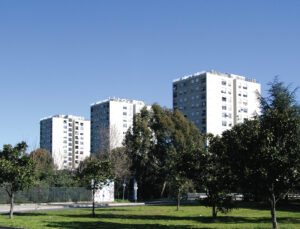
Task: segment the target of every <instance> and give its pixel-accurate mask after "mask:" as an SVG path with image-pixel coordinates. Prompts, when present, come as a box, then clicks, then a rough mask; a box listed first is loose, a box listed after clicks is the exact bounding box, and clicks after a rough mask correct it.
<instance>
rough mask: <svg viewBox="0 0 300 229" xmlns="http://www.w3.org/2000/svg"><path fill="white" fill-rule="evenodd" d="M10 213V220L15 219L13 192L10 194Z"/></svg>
mask: <svg viewBox="0 0 300 229" xmlns="http://www.w3.org/2000/svg"><path fill="white" fill-rule="evenodd" d="M9 197H10V211H9V218H10V219H13V218H14V193H13V192H11V194H10V196H9Z"/></svg>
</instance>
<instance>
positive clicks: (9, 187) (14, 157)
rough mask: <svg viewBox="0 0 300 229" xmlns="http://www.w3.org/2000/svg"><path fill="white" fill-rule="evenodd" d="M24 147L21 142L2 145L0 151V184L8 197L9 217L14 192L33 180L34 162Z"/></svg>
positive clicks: (23, 143)
mask: <svg viewBox="0 0 300 229" xmlns="http://www.w3.org/2000/svg"><path fill="white" fill-rule="evenodd" d="M26 148H27V144H26V143H25V142H21V143H19V144H17V145H16V146H15V147H12V146H11V145H4V146H3V150H2V151H0V185H1V186H2V187H4V188H5V190H6V192H7V193H8V195H9V197H10V201H11V211H10V218H13V205H14V203H13V200H14V194H15V192H17V191H21V190H24V189H26V188H29V187H30V186H31V185H33V182H34V170H35V163H34V162H33V161H32V159H31V158H30V157H29V156H28V155H26V154H24V152H25V150H26Z"/></svg>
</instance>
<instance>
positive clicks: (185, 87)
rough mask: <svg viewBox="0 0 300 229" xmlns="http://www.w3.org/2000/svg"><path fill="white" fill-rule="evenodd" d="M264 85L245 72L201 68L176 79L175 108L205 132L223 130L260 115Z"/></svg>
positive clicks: (174, 85) (217, 133)
mask: <svg viewBox="0 0 300 229" xmlns="http://www.w3.org/2000/svg"><path fill="white" fill-rule="evenodd" d="M260 92H261V85H260V84H259V83H257V82H256V80H255V79H246V78H245V77H244V76H238V75H234V74H227V73H219V72H216V71H213V70H212V71H210V72H198V73H195V74H193V75H189V76H184V77H182V78H179V79H176V80H174V81H173V108H174V109H179V110H180V111H181V112H182V113H183V114H184V116H185V117H186V118H187V119H188V120H189V121H192V122H193V123H194V124H195V125H196V126H197V127H198V128H199V129H200V130H201V131H202V132H203V133H212V134H214V135H221V134H222V132H223V131H224V130H227V129H230V128H231V127H232V126H234V125H236V124H238V123H241V122H243V121H244V119H246V118H247V119H251V118H253V117H254V116H255V115H260V114H261V110H260V102H259V100H258V94H260Z"/></svg>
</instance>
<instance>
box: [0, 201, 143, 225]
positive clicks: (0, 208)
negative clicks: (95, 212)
mask: <svg viewBox="0 0 300 229" xmlns="http://www.w3.org/2000/svg"><path fill="white" fill-rule="evenodd" d="M140 205H145V203H101V204H96V205H95V207H96V208H105V207H125V206H140ZM91 207H92V203H91V202H85V203H73V202H69V203H41V204H18V205H15V207H14V213H16V212H28V211H55V210H65V209H74V208H91ZM9 209H10V205H9V204H1V205H0V214H7V213H9ZM0 228H1V227H0Z"/></svg>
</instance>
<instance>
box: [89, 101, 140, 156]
mask: <svg viewBox="0 0 300 229" xmlns="http://www.w3.org/2000/svg"><path fill="white" fill-rule="evenodd" d="M144 106H145V103H144V102H142V101H136V100H128V99H119V98H112V99H106V100H103V101H100V102H96V103H93V104H92V105H91V153H97V152H98V151H99V150H107V149H110V150H111V149H113V148H116V147H120V146H122V142H123V140H124V138H125V134H126V132H127V130H128V128H129V127H131V125H132V122H133V116H134V114H137V113H139V112H140V110H141V109H142V108H143V107H144Z"/></svg>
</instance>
